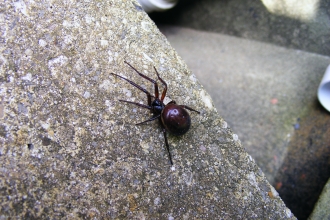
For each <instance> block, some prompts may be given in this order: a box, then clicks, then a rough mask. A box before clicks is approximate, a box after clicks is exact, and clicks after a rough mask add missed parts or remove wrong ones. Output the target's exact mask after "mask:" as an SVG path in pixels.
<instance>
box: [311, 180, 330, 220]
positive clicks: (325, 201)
mask: <svg viewBox="0 0 330 220" xmlns="http://www.w3.org/2000/svg"><path fill="white" fill-rule="evenodd" d="M329 203H330V179H329V180H328V182H327V184H326V185H325V186H324V188H323V190H322V194H321V196H320V198H319V200H318V201H317V203H316V205H315V207H314V210H313V213H312V214H311V215H310V216H309V218H308V219H310V220H318V219H330V210H329Z"/></svg>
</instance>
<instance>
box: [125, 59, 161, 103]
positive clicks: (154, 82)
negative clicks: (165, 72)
mask: <svg viewBox="0 0 330 220" xmlns="http://www.w3.org/2000/svg"><path fill="white" fill-rule="evenodd" d="M124 62H125V63H126V64H127V65H129V66H130V67H131V68H132V69H133V70H135V72H137V73H138V74H139V75H140V76H142V77H143V78H145V79H146V80H148V81H150V82H152V83H153V84H154V86H155V97H156V99H158V98H159V92H158V84H157V82H156V81H155V80H153V79H151V78H149V77H148V76H146V75H144V74H142V73H140V72H139V71H137V69H135V68H134V67H133V66H132V65H131V64H129V63H128V62H126V61H124Z"/></svg>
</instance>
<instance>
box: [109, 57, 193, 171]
mask: <svg viewBox="0 0 330 220" xmlns="http://www.w3.org/2000/svg"><path fill="white" fill-rule="evenodd" d="M125 63H126V64H127V65H129V66H130V67H131V68H132V69H133V70H134V71H135V72H137V73H138V74H139V75H140V76H141V77H143V78H145V79H146V80H148V81H150V82H152V83H153V84H154V87H155V95H154V96H153V95H151V94H150V92H148V91H147V90H146V89H144V88H142V87H141V86H139V85H138V84H136V83H135V82H133V81H131V80H129V79H126V78H124V77H122V76H119V75H117V74H115V73H111V74H113V75H115V76H117V77H119V78H121V79H123V80H126V81H127V82H129V83H130V84H131V85H133V86H135V87H136V88H138V89H139V90H141V91H142V92H144V93H145V94H146V95H147V99H148V105H144V104H140V103H137V102H131V101H126V100H119V101H121V102H127V103H131V104H134V105H137V106H139V107H142V108H147V109H149V110H150V111H151V112H152V113H153V116H152V117H151V118H149V119H148V120H146V121H143V122H140V123H138V124H137V125H140V124H143V123H146V122H149V121H153V120H155V119H157V118H158V119H159V122H160V124H161V126H162V129H163V133H164V138H165V145H166V149H167V152H168V156H169V159H170V162H171V164H172V165H173V161H172V156H171V153H170V149H169V145H168V141H167V136H166V131H168V132H170V133H171V134H173V135H176V136H180V135H183V134H185V133H186V132H187V131H188V130H189V128H190V124H191V119H190V116H189V113H188V112H187V111H186V109H188V110H190V111H194V112H197V113H198V114H199V111H196V110H194V109H192V108H190V107H188V106H186V105H177V104H176V103H175V101H171V102H169V103H168V104H166V105H165V104H164V102H163V101H164V98H165V95H166V92H167V84H166V82H165V81H164V80H163V79H162V78H160V76H159V74H158V72H157V70H156V68H155V67H154V69H155V71H156V74H157V77H158V79H159V80H160V81H161V82H162V84H163V85H164V90H163V92H162V96H161V97H160V98H159V92H158V84H157V82H156V81H155V80H153V79H151V78H149V77H147V76H146V75H143V74H142V73H140V72H139V71H137V70H136V69H135V68H134V67H133V66H132V65H131V64H129V63H127V62H126V61H125ZM151 98H154V100H153V101H152V100H151Z"/></svg>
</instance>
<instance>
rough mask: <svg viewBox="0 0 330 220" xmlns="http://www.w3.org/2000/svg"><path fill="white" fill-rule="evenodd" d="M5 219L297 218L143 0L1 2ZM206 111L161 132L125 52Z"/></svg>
mask: <svg viewBox="0 0 330 220" xmlns="http://www.w3.org/2000/svg"><path fill="white" fill-rule="evenodd" d="M0 8H1V14H0V28H1V47H0V51H1V53H0V65H1V67H0V68H1V69H0V71H1V72H0V73H1V76H0V80H1V87H0V100H1V105H0V120H1V121H0V122H1V124H0V142H1V144H0V146H1V148H0V155H1V156H0V162H1V164H2V166H1V172H0V189H1V197H0V202H1V210H0V213H1V217H2V218H8V217H14V218H32V219H35V218H46V217H47V218H63V217H66V218H97V219H98V218H119V219H124V218H128V219H194V218H195V219H200V218H205V219H206V218H209V219H219V218H222V219H240V218H241V219H247V218H257V219H265V218H270V219H294V216H293V215H292V213H291V212H290V210H289V209H287V208H286V207H285V205H284V203H283V202H282V200H281V199H280V198H279V197H278V194H277V192H276V191H275V190H274V189H273V188H272V187H271V186H270V185H269V183H268V182H267V181H266V179H265V177H264V175H263V173H262V172H261V171H260V169H259V168H258V167H257V166H256V164H255V162H254V161H253V159H252V158H251V157H250V156H249V155H248V154H247V153H246V152H245V151H244V150H243V148H242V146H241V144H240V141H239V140H238V138H237V135H235V134H233V133H232V131H231V130H230V129H229V128H227V123H226V122H225V121H224V120H223V119H222V118H221V117H220V116H219V115H218V114H217V112H216V110H215V108H214V106H213V104H212V101H211V99H210V97H209V95H208V94H207V93H206V92H205V91H204V90H203V89H202V88H201V85H200V84H199V83H198V82H197V80H196V78H195V77H194V75H192V74H191V73H190V72H189V70H188V68H187V66H186V65H185V64H184V62H183V61H182V60H181V58H180V57H179V56H178V55H177V53H176V52H175V51H174V50H173V48H172V47H171V46H170V45H169V43H168V42H167V40H166V39H165V37H164V36H163V35H162V34H161V33H160V32H159V31H158V29H157V28H156V26H155V25H154V24H153V22H152V21H151V20H150V19H149V18H148V16H147V15H146V14H145V13H144V12H143V11H142V9H141V7H140V6H139V5H138V4H137V2H135V1H96V2H91V1H87V0H86V1H60V0H54V1H23V0H20V1H18V2H10V1H5V2H1V3H0ZM125 60H126V61H128V62H130V63H131V64H132V65H133V66H135V67H136V68H137V69H138V70H140V71H141V72H143V73H145V74H146V75H148V76H149V77H152V78H155V76H156V75H155V73H154V70H153V66H155V67H156V68H157V69H158V71H159V73H160V75H161V77H162V78H163V79H164V80H165V81H166V82H167V83H168V86H169V91H168V97H169V98H171V99H174V100H176V101H177V102H178V103H180V104H181V103H182V104H185V105H188V106H191V107H193V108H195V109H197V110H200V111H201V114H200V115H197V114H193V113H192V114H191V117H192V128H191V130H190V131H189V132H188V133H187V134H185V135H184V136H182V137H174V136H171V135H170V136H169V143H170V149H171V152H172V155H173V162H174V165H173V166H170V165H169V162H168V157H167V153H166V151H165V147H164V139H163V134H162V133H161V129H160V127H159V125H158V124H157V123H156V122H153V123H150V124H148V125H142V126H136V125H135V123H137V122H140V121H142V120H143V119H147V118H148V117H150V115H149V113H148V112H147V111H146V110H145V109H140V108H137V107H135V106H132V105H125V104H123V103H120V102H118V99H125V100H130V101H136V102H141V103H146V95H145V94H144V93H142V92H140V91H138V90H137V89H136V88H134V87H132V86H131V85H129V84H128V83H126V82H124V81H122V80H120V79H118V78H115V77H114V76H112V75H111V74H110V73H111V72H114V73H117V74H120V75H122V76H125V77H127V78H130V79H132V80H134V81H135V82H137V83H138V84H140V85H142V86H143V87H145V88H147V89H148V90H150V91H152V85H150V83H149V82H147V81H146V80H143V79H141V77H138V76H137V74H136V73H134V72H133V71H132V69H130V68H129V67H128V66H127V65H125V63H124V62H123V61H125Z"/></svg>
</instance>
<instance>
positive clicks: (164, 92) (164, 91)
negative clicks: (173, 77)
mask: <svg viewBox="0 0 330 220" xmlns="http://www.w3.org/2000/svg"><path fill="white" fill-rule="evenodd" d="M154 69H155V71H156V74H157V77H158V79H159V80H160V81H161V82H162V83H163V85H164V90H163V93H162V97H161V99H160V100H161V101H164V98H165V95H166V92H167V83H166V82H165V81H164V80H163V79H162V78H160V76H159V73H158V71H157V69H156V67H154Z"/></svg>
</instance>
